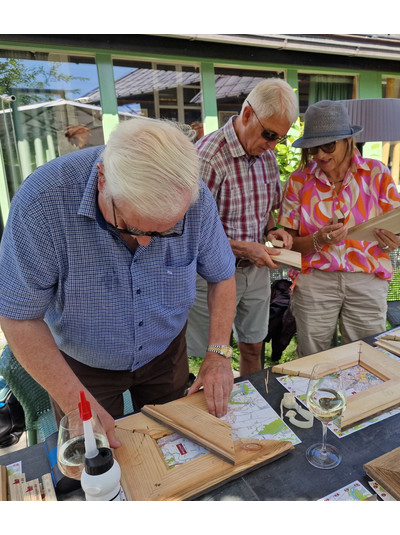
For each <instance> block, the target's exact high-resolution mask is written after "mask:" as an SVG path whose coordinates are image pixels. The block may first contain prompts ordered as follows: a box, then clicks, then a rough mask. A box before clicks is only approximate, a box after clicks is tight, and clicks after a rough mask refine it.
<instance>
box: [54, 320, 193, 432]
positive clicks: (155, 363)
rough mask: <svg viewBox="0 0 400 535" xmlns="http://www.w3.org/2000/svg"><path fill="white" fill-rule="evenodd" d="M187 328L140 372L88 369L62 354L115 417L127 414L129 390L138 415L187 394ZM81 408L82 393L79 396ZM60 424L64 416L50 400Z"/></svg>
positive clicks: (101, 403) (81, 379) (140, 369)
mask: <svg viewBox="0 0 400 535" xmlns="http://www.w3.org/2000/svg"><path fill="white" fill-rule="evenodd" d="M185 331H186V325H185V327H184V328H183V329H182V331H181V332H180V333H179V335H178V336H177V337H176V338H175V339H174V340H173V341H172V342H171V344H170V345H169V346H168V348H167V349H166V350H165V351H164V353H162V354H161V355H159V356H158V357H156V358H155V359H153V360H152V361H150V362H149V363H148V364H145V365H144V366H142V367H141V368H139V369H138V370H135V371H134V372H130V371H125V370H104V369H101V368H92V367H91V366H86V364H82V363H80V362H78V361H77V360H75V359H73V358H71V357H69V356H68V355H66V354H65V353H63V352H61V353H62V354H63V356H64V358H65V360H66V362H67V364H68V365H69V366H70V368H71V369H72V371H73V372H74V373H75V375H76V376H77V377H78V378H79V379H80V381H81V382H82V383H83V385H84V386H85V387H86V388H87V389H88V390H89V392H90V393H91V394H92V395H93V396H94V397H95V398H96V399H97V401H98V402H99V403H100V405H102V406H103V407H104V408H105V409H106V410H107V412H109V413H110V414H111V416H112V417H113V418H121V417H122V416H123V415H124V402H123V395H122V394H123V392H125V390H129V391H130V393H131V395H132V402H133V407H134V410H135V412H136V411H139V410H140V409H141V408H142V407H143V405H147V404H159V403H166V402H168V401H173V400H174V399H177V398H180V397H182V396H183V395H184V393H185V390H186V387H187V384H188V380H189V364H188V358H187V351H186V340H185ZM76 400H77V401H76V406H77V407H78V402H79V392H77V393H76ZM51 404H52V407H53V411H54V414H55V417H56V420H57V424H59V421H60V420H61V418H62V416H63V415H64V413H63V412H62V410H61V409H60V407H59V405H58V404H57V403H56V402H55V401H54V399H51Z"/></svg>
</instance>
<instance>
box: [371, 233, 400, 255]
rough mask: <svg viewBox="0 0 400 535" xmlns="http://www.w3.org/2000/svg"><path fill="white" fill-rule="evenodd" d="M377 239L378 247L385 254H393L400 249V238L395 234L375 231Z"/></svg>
mask: <svg viewBox="0 0 400 535" xmlns="http://www.w3.org/2000/svg"><path fill="white" fill-rule="evenodd" d="M374 234H375V236H376V239H377V240H378V246H379V247H380V248H381V249H382V251H385V253H391V252H392V251H395V250H396V249H397V248H398V247H400V237H399V236H397V235H396V234H393V232H390V231H389V230H385V229H377V230H374Z"/></svg>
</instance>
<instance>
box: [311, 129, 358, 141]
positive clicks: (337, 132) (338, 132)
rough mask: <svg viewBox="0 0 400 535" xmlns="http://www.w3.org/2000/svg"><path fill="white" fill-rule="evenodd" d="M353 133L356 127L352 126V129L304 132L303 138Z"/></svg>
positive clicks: (349, 134)
mask: <svg viewBox="0 0 400 535" xmlns="http://www.w3.org/2000/svg"><path fill="white" fill-rule="evenodd" d="M353 134H354V128H350V130H336V131H335V132H304V135H303V138H304V139H308V138H313V137H336V136H347V135H348V136H351V135H353Z"/></svg>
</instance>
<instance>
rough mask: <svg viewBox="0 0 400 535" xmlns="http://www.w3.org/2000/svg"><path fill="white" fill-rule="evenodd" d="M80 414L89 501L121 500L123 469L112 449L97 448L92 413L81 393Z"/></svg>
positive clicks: (85, 485) (86, 494) (84, 476)
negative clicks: (83, 436)
mask: <svg viewBox="0 0 400 535" xmlns="http://www.w3.org/2000/svg"><path fill="white" fill-rule="evenodd" d="M80 399H81V401H80V403H79V414H80V417H81V420H82V422H83V430H84V435H85V468H84V470H83V471H82V475H81V485H82V489H83V491H84V492H85V497H86V500H87V501H101V500H103V501H107V500H108V501H116V500H121V483H120V480H121V469H120V467H119V464H118V463H117V461H116V460H115V459H114V457H113V454H112V451H111V449H110V448H97V445H96V439H95V436H94V433H93V428H92V424H91V421H90V419H91V417H92V411H91V407H90V403H89V402H88V401H87V400H86V398H85V393H84V392H83V391H81V392H80Z"/></svg>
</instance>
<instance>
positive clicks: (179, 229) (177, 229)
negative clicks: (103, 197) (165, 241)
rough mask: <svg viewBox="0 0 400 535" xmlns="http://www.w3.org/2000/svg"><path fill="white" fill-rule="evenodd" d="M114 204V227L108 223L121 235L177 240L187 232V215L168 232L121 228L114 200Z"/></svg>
mask: <svg viewBox="0 0 400 535" xmlns="http://www.w3.org/2000/svg"><path fill="white" fill-rule="evenodd" d="M111 202H112V207H113V215H114V225H111V223H108V224H109V225H110V227H111V228H113V229H114V230H116V231H117V232H118V233H119V234H128V236H134V237H136V236H150V237H151V238H155V237H158V238H176V237H178V236H182V234H183V231H184V230H185V221H186V214H185V215H184V216H183V219H181V220H180V221H178V223H177V224H176V225H174V226H173V227H172V228H170V229H168V230H164V231H163V232H143V231H142V230H139V229H138V228H130V229H124V228H119V227H118V223H117V217H116V214H115V205H114V200H112V201H111Z"/></svg>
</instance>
